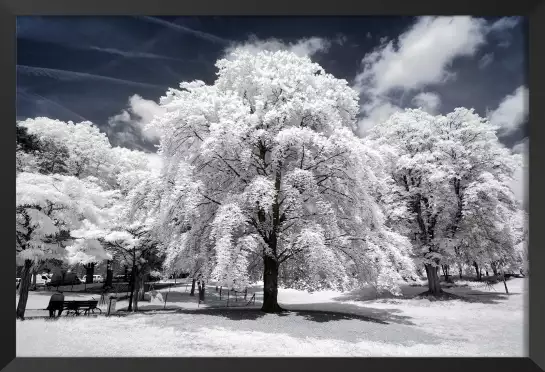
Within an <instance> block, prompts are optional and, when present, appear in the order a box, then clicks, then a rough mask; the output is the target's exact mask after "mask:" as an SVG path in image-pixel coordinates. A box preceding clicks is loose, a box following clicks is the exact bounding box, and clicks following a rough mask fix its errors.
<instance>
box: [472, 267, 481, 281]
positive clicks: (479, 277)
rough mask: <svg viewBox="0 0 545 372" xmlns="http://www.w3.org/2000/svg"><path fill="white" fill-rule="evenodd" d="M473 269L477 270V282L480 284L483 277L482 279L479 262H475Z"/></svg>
mask: <svg viewBox="0 0 545 372" xmlns="http://www.w3.org/2000/svg"><path fill="white" fill-rule="evenodd" d="M473 267H474V268H475V273H477V280H478V281H479V282H480V281H481V279H482V277H481V271H480V270H479V265H478V264H477V262H473Z"/></svg>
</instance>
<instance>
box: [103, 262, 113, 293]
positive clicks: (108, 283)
mask: <svg viewBox="0 0 545 372" xmlns="http://www.w3.org/2000/svg"><path fill="white" fill-rule="evenodd" d="M113 279H114V270H113V268H112V261H108V263H107V265H106V283H104V286H105V287H111V286H112V283H113Z"/></svg>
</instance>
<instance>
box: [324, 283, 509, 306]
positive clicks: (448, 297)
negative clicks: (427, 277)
mask: <svg viewBox="0 0 545 372" xmlns="http://www.w3.org/2000/svg"><path fill="white" fill-rule="evenodd" d="M483 286H484V284H483ZM426 291H427V286H414V285H412V286H405V287H402V295H401V296H394V295H392V294H389V293H384V294H380V295H378V294H376V293H370V292H369V291H368V290H355V291H352V292H348V293H345V294H343V295H341V296H338V297H335V298H334V300H335V301H357V302H371V301H378V302H382V303H388V302H392V303H401V302H402V301H404V300H411V299H427V300H430V301H456V300H457V301H463V302H468V303H482V304H499V303H501V302H502V301H505V300H506V299H507V298H508V296H513V295H519V293H510V294H509V295H507V294H505V293H501V292H498V291H492V292H490V291H482V290H479V289H475V288H470V287H468V286H465V285H464V286H450V287H448V288H444V289H443V292H444V295H442V296H440V297H434V296H427V295H425V293H426Z"/></svg>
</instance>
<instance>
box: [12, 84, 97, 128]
mask: <svg viewBox="0 0 545 372" xmlns="http://www.w3.org/2000/svg"><path fill="white" fill-rule="evenodd" d="M17 93H18V94H21V95H23V96H26V97H27V98H28V99H30V100H32V101H35V100H36V98H35V97H38V98H41V99H43V100H44V101H47V102H49V103H52V104H53V105H55V106H57V107H59V108H61V109H63V110H65V111H67V112H69V113H71V114H72V115H75V116H77V117H78V118H80V119H81V120H83V121H91V120H88V119H86V118H84V117H83V116H81V115H80V114H78V113H77V112H74V111H72V110H70V109H69V108H68V107H66V106H64V105H61V104H60V103H58V102H56V101H53V100H52V99H50V98H46V97H44V96H42V95H40V94H38V93H31V92H27V91H25V90H22V89H19V90H17Z"/></svg>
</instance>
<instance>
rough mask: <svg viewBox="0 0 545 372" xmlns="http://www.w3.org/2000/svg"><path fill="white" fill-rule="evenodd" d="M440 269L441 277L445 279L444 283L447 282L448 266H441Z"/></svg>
mask: <svg viewBox="0 0 545 372" xmlns="http://www.w3.org/2000/svg"><path fill="white" fill-rule="evenodd" d="M441 268H442V269H443V277H444V278H445V281H448V277H449V273H448V269H449V266H448V265H441Z"/></svg>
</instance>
